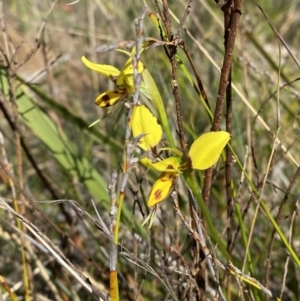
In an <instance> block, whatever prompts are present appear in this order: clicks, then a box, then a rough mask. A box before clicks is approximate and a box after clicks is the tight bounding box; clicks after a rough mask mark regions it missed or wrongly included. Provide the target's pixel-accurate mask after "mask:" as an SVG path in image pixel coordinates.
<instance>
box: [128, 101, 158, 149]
mask: <svg viewBox="0 0 300 301" xmlns="http://www.w3.org/2000/svg"><path fill="white" fill-rule="evenodd" d="M130 125H131V129H132V134H133V136H134V137H137V136H139V135H141V134H144V135H146V136H144V137H143V138H141V139H140V141H139V146H140V147H141V148H142V149H144V150H146V151H147V150H150V149H151V147H154V146H156V145H157V144H158V143H159V141H160V140H161V137H162V129H161V126H160V125H159V124H158V123H157V119H156V117H155V116H153V114H152V113H151V112H150V111H149V110H148V109H147V108H146V107H145V106H144V105H143V106H136V107H134V108H133V113H132V117H131V122H130Z"/></svg>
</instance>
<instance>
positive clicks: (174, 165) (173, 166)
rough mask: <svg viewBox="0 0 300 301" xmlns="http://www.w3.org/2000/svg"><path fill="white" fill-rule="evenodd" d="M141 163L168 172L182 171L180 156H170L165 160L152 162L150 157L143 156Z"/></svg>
mask: <svg viewBox="0 0 300 301" xmlns="http://www.w3.org/2000/svg"><path fill="white" fill-rule="evenodd" d="M140 161H141V163H142V164H144V165H145V166H147V167H149V168H152V169H155V170H157V171H161V172H163V171H167V172H171V173H172V172H177V173H178V172H180V171H179V165H180V158H178V157H169V158H167V159H165V160H162V161H158V162H152V160H150V159H149V158H142V159H141V160H140Z"/></svg>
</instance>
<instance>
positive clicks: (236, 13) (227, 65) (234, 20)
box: [202, 0, 243, 205]
mask: <svg viewBox="0 0 300 301" xmlns="http://www.w3.org/2000/svg"><path fill="white" fill-rule="evenodd" d="M242 5H243V0H234V1H233V0H228V1H227V2H225V4H224V5H223V6H222V10H223V12H224V18H225V20H226V18H229V26H228V28H227V30H226V31H227V34H226V33H225V37H226V35H227V40H226V41H225V54H224V59H223V64H222V69H221V77H220V84H219V90H218V95H217V100H216V109H215V113H214V120H213V124H212V131H218V130H219V128H220V123H221V119H222V112H223V104H224V97H225V94H226V89H227V86H228V82H229V75H230V70H231V63H232V55H233V49H234V44H235V39H236V35H237V31H238V26H239V22H240V17H241V14H242ZM227 15H228V16H227ZM212 174H213V169H212V168H209V169H208V170H206V172H205V180H204V185H203V191H202V196H203V199H204V201H205V203H206V205H208V201H209V197H210V190H211V185H212Z"/></svg>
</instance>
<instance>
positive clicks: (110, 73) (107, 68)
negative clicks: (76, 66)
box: [81, 56, 120, 77]
mask: <svg viewBox="0 0 300 301" xmlns="http://www.w3.org/2000/svg"><path fill="white" fill-rule="evenodd" d="M81 60H82V61H83V63H84V64H85V65H86V66H87V67H88V68H89V69H91V70H94V71H97V72H98V73H100V74H102V75H104V76H106V77H116V76H119V75H120V70H118V69H117V68H115V67H114V66H111V65H101V64H96V63H93V62H91V61H89V60H88V59H87V58H86V57H85V56H82V57H81Z"/></svg>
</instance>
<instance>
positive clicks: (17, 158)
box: [0, 0, 300, 300]
mask: <svg viewBox="0 0 300 301" xmlns="http://www.w3.org/2000/svg"><path fill="white" fill-rule="evenodd" d="M168 2H169V8H170V10H171V11H172V13H173V14H174V16H176V17H177V18H179V17H180V16H181V15H182V14H183V12H184V10H185V7H186V5H187V1H184V0H178V1H168ZM257 3H258V4H259V5H260V6H261V7H262V8H263V10H264V11H265V13H266V14H267V15H268V17H269V19H270V20H271V22H272V24H273V26H274V27H275V28H276V30H277V31H278V33H279V34H280V35H281V36H282V37H283V39H284V40H285V42H286V43H287V45H288V47H289V49H290V50H291V52H292V53H293V54H294V55H295V56H296V57H298V53H299V51H298V50H299V41H300V30H299V28H300V19H299V14H300V3H299V2H298V1H296V0H295V1H292V0H288V1H264V0H260V1H257ZM1 4H2V20H1V21H2V25H1V27H2V29H1V31H2V34H1V38H0V45H1V70H2V71H1V87H0V91H1V111H2V113H1V121H0V124H1V134H2V135H3V139H2V140H3V142H1V144H2V146H1V148H2V154H1V162H2V163H3V164H4V163H5V162H6V160H7V163H5V164H6V165H5V164H4V165H5V166H7V167H9V170H10V172H11V173H12V174H14V181H15V182H14V183H12V182H11V181H9V180H8V178H9V176H8V175H7V174H6V173H5V172H4V171H2V172H0V175H1V179H2V181H1V182H0V193H1V198H2V199H3V202H4V201H5V202H6V203H7V204H9V205H10V206H13V204H12V200H13V199H15V200H18V201H19V206H20V210H21V214H22V215H23V216H24V217H25V218H26V219H27V220H29V221H30V222H32V223H33V224H34V225H35V226H36V227H37V228H38V229H39V230H40V231H42V233H44V235H46V236H47V237H48V238H49V239H50V240H51V241H52V242H53V243H54V244H55V245H57V246H59V248H60V249H61V250H62V252H63V253H64V254H65V256H66V257H67V258H68V259H69V260H70V261H71V262H72V263H73V264H74V265H75V266H76V267H77V269H78V270H80V271H81V272H82V273H83V274H84V275H85V276H86V277H87V278H88V279H89V281H91V282H92V283H93V284H94V285H95V286H96V287H97V288H98V289H99V290H101V291H102V292H103V293H105V294H106V293H108V288H109V285H108V283H109V260H108V254H109V240H108V238H107V237H106V236H105V235H104V234H103V232H101V231H99V230H98V229H97V227H95V224H94V221H93V219H96V220H97V214H96V212H95V209H94V208H93V205H92V202H91V199H93V200H94V202H95V204H96V207H97V210H98V212H99V213H100V215H101V217H102V219H103V220H104V221H105V222H106V223H107V225H109V207H110V204H109V199H108V194H107V189H106V186H107V183H108V182H109V181H110V177H111V173H112V170H113V169H117V170H118V171H120V170H121V166H122V156H123V145H124V131H125V118H124V117H122V119H121V120H120V122H119V123H118V126H117V127H116V129H115V120H116V118H117V113H116V112H114V113H112V114H110V115H109V116H108V117H107V118H105V119H103V120H102V121H101V122H99V123H98V124H96V125H95V126H94V127H92V128H88V126H89V125H90V124H91V123H92V122H94V121H95V120H97V119H99V118H101V116H103V114H104V113H103V110H102V109H100V108H98V107H96V106H95V104H94V100H95V98H96V97H97V95H99V93H100V92H103V91H106V90H108V89H112V88H113V87H112V83H111V82H110V81H109V80H107V79H105V78H104V77H103V76H100V75H99V76H98V75H97V74H96V73H94V72H91V71H90V70H88V69H87V68H86V67H85V66H84V65H83V63H82V61H81V56H82V55H85V56H86V57H88V58H89V59H90V60H91V61H94V62H99V63H102V64H110V65H114V66H116V67H118V68H121V67H122V65H123V64H124V62H125V59H126V57H125V55H124V54H122V53H118V52H115V51H110V52H106V53H99V52H95V49H96V47H98V46H100V45H104V44H106V45H110V44H115V43H120V42H122V41H127V40H135V38H136V34H135V27H134V20H135V19H136V18H137V17H139V16H140V15H141V13H142V9H143V3H142V2H141V1H126V0H124V1H117V0H113V1H101V0H80V1H78V2H76V3H74V4H72V5H68V4H69V1H62V0H59V1H49V0H40V1H35V0H23V1H22V3H21V2H20V1H16V0H14V1H13V0H11V1H2V2H1ZM147 4H148V5H149V7H150V8H151V9H152V10H153V11H154V12H155V11H156V10H155V6H154V4H153V3H152V1H148V2H147ZM44 22H45V23H44ZM43 24H44V27H43V29H42V30H41V28H42V25H43ZM172 26H173V28H174V31H175V32H176V29H177V27H178V23H177V22H176V20H175V19H172ZM184 27H185V29H186V30H187V31H184V33H183V39H184V41H185V43H186V45H187V48H188V51H189V53H190V54H191V57H192V59H193V60H194V62H195V66H196V69H197V72H198V73H199V75H200V76H201V80H202V82H203V85H204V88H205V91H206V93H207V96H208V99H209V102H210V104H211V106H212V111H213V109H214V103H215V100H216V97H217V91H218V85H219V80H220V71H219V70H220V69H219V68H220V66H221V64H222V60H223V55H224V44H223V43H224V41H223V36H224V32H223V14H222V11H221V9H220V7H219V6H218V5H217V4H216V3H215V2H214V1H212V0H194V1H193V3H192V9H191V13H190V15H189V16H188V18H187V21H186V23H185V26H184ZM5 33H6V35H5ZM143 35H144V36H145V37H154V38H156V39H160V37H159V33H158V32H157V29H156V28H155V27H154V25H153V24H152V23H151V21H150V19H149V18H148V17H147V15H146V17H145V19H144V29H143ZM37 38H39V41H40V43H39V47H37ZM278 45H279V43H278V40H277V38H276V35H275V34H274V32H273V30H272V28H270V26H269V25H268V23H267V21H266V19H265V17H264V15H263V13H262V12H261V11H260V10H259V9H258V7H257V6H256V4H255V3H254V2H252V1H245V3H244V7H243V14H242V17H241V24H240V28H239V32H238V37H237V40H236V47H235V51H234V58H233V78H232V79H233V83H234V85H235V87H234V89H233V132H232V137H233V138H232V146H233V149H234V150H235V151H236V153H237V155H238V156H239V158H240V160H241V161H243V160H244V158H245V156H247V160H246V163H245V169H246V171H247V172H248V174H249V176H250V179H251V181H252V183H254V185H256V186H257V187H260V183H261V181H262V179H263V177H264V175H265V173H266V172H268V177H267V182H266V185H265V187H264V190H263V192H262V199H263V200H264V201H265V202H266V204H267V206H268V208H269V210H270V211H271V213H272V214H273V216H274V217H275V216H276V215H277V212H278V208H279V206H281V204H282V206H283V207H282V212H281V215H280V217H279V219H278V223H279V226H280V228H281V230H282V231H283V232H284V234H285V236H286V237H287V239H291V244H292V246H293V248H294V250H295V252H296V253H297V254H299V253H300V244H299V242H300V240H299V237H300V233H299V229H300V224H299V217H298V216H297V215H296V218H295V220H293V218H292V215H293V213H297V201H298V198H299V192H300V188H299V187H300V186H299V181H298V179H297V177H295V179H294V181H295V182H294V184H293V185H292V190H291V191H287V189H288V187H289V186H290V183H291V182H292V179H293V177H294V175H295V173H296V171H297V169H298V167H299V162H300V156H299V142H298V137H299V112H300V110H299V100H300V94H299V88H300V83H299V82H298V81H295V82H293V83H292V84H290V83H291V82H292V81H294V80H296V79H297V78H298V77H299V67H298V66H297V64H296V63H295V61H294V60H293V58H292V57H291V55H290V54H289V53H288V51H287V50H286V48H284V47H283V46H282V45H281V47H280V51H279V46H278ZM179 54H180V55H181V58H182V60H183V63H184V64H185V65H186V67H187V68H188V70H189V72H190V74H193V73H192V69H191V67H190V65H189V64H188V60H187V58H186V57H185V55H184V53H183V52H182V51H179ZM142 60H143V63H144V64H145V66H146V68H147V69H148V70H149V71H150V73H151V75H152V76H153V78H154V79H155V81H156V84H157V86H158V88H159V91H160V93H161V95H162V97H163V100H164V103H165V107H166V110H167V113H168V116H169V120H170V123H171V125H172V127H173V130H174V137H175V136H176V124H175V121H176V115H175V113H176V112H175V109H174V100H173V95H172V91H171V78H170V70H171V69H170V66H169V61H168V59H167V57H166V55H165V52H164V50H163V47H157V48H155V49H154V48H152V49H149V50H147V51H146V52H145V53H144V54H143V55H142ZM280 64H281V67H280V69H279V66H280ZM279 72H280V77H279V79H278V74H279ZM278 80H279V86H283V85H285V84H288V83H289V84H288V85H286V86H285V87H284V88H283V89H281V90H280V94H279V99H280V127H281V128H280V132H279V135H278V138H279V141H280V143H279V144H278V143H277V144H276V145H275V154H274V161H273V164H272V168H271V169H270V170H268V167H267V165H268V161H269V159H270V154H271V150H272V145H273V137H274V135H275V132H276V130H277V116H276V112H277V106H276V99H277V94H276V93H275V92H276V91H277V89H278ZM179 85H180V91H181V96H182V108H183V110H182V115H183V120H184V126H185V130H186V133H187V140H188V143H189V145H190V144H191V142H192V141H193V140H194V139H195V138H196V137H198V136H199V135H200V134H201V133H203V132H207V131H209V130H210V126H211V125H210V122H209V118H208V115H207V113H206V111H205V108H204V106H203V104H202V103H201V101H200V100H199V96H198V95H197V93H196V92H195V91H194V89H193V88H192V86H191V85H190V83H189V82H188V80H187V79H186V77H185V75H184V73H183V72H182V71H181V70H179ZM274 93H275V94H274ZM14 95H15V96H14ZM14 101H17V109H16V106H15V103H14ZM141 101H143V97H141ZM33 108H34V109H33ZM16 110H17V111H18V113H17V111H16ZM255 112H259V115H258V116H259V118H255V116H256V113H255ZM224 124H225V123H224ZM20 137H21V138H20ZM251 146H252V148H251ZM282 146H283V147H284V148H283V147H282ZM286 150H288V152H287V151H286ZM247 152H248V153H247ZM5 153H6V154H5ZM139 155H140V154H139V153H137V156H139ZM4 165H3V166H4ZM144 173H145V170H144V169H143V168H142V167H139V166H137V167H136V169H135V170H134V171H133V172H132V173H131V175H130V181H129V185H128V189H127V190H126V196H125V205H124V206H125V208H124V215H123V217H124V218H123V222H122V225H121V235H120V237H121V239H120V245H121V246H120V252H121V253H120V257H119V270H120V292H121V296H122V297H121V300H173V299H174V297H172V294H171V293H170V291H173V295H175V296H177V299H178V300H200V299H197V297H196V296H197V292H196V291H197V290H196V289H195V287H194V286H193V283H194V282H193V281H194V280H193V277H194V276H195V275H193V273H192V271H193V270H194V268H195V267H193V258H192V253H191V245H192V239H191V237H190V236H189V234H188V231H187V230H186V229H185V228H184V227H183V226H182V223H181V221H180V219H179V218H178V217H176V215H175V213H174V210H173V206H172V204H171V201H166V202H164V203H163V204H162V206H161V207H160V212H159V215H158V218H157V220H156V221H155V223H154V226H153V227H152V229H151V230H146V228H144V227H141V223H142V221H143V217H145V216H142V214H141V213H140V211H142V212H144V213H145V214H147V212H149V211H148V210H149V209H147V207H146V200H145V199H146V196H147V194H148V192H149V190H150V188H151V184H152V183H153V180H154V179H155V177H157V175H152V174H149V175H146V176H145V174H144ZM202 177H203V173H202V172H199V173H198V174H197V178H198V180H199V182H200V183H201V181H202V180H203V179H202ZM241 177H242V172H241V170H240V168H239V167H238V166H237V165H236V164H235V163H233V166H232V179H233V183H234V185H235V187H236V188H237V189H239V194H238V197H237V198H236V201H237V202H238V203H239V205H240V207H241V209H242V210H244V209H245V208H247V211H246V212H245V219H244V226H245V228H246V233H247V234H249V231H250V227H251V223H252V220H253V214H254V211H255V208H256V205H255V202H252V203H251V204H249V202H250V199H251V193H252V192H251V189H250V186H249V184H248V183H247V182H246V181H243V183H240V181H241ZM142 178H143V182H142V185H141V187H140V186H139V185H140V180H141V179H142ZM13 188H17V189H16V191H17V192H16V196H14V194H13V193H12V189H13ZM129 188H131V190H133V191H139V194H138V196H137V199H138V200H139V203H140V206H141V207H137V205H136V204H135V203H134V201H135V197H134V195H133V193H132V192H131V191H130V189H129ZM176 190H177V192H178V195H179V201H180V204H181V208H182V212H183V213H186V214H187V212H188V210H189V208H188V205H187V204H188V203H187V191H186V188H185V186H184V183H183V182H182V181H179V182H178V185H177V186H176ZM22 191H24V192H25V193H26V196H24V194H23V193H22ZM28 199H30V200H32V201H33V202H34V203H33V204H34V205H35V207H34V206H33V204H32V202H30V201H29V200H28ZM73 201H74V202H76V203H77V204H79V205H80V206H81V210H79V208H78V206H75V205H74V203H73ZM226 206H227V204H226V195H225V189H224V172H222V171H220V170H219V171H218V172H217V173H216V175H215V177H214V185H213V188H212V196H211V199H210V205H209V212H210V214H211V218H212V220H213V221H214V225H215V227H216V229H217V230H218V232H219V233H220V236H222V237H223V238H224V241H225V240H226V234H225V233H224V232H225V231H224V230H225V229H226V222H227V215H226V210H227V209H226ZM1 207H3V206H1ZM36 207H38V208H40V210H41V211H42V212H43V213H44V215H42V214H41V212H39V211H37V210H36ZM84 212H86V213H88V214H90V216H91V217H88V216H87V214H86V213H84ZM45 216H47V217H48V218H49V220H51V221H52V223H50V222H49V221H47V220H46V218H45ZM187 219H188V217H187ZM292 221H293V226H292V229H291V238H290V236H289V235H290V234H289V231H290V227H291V223H292ZM15 223H16V218H15V217H14V216H12V215H11V214H9V213H8V210H4V209H3V210H2V209H1V211H0V254H1V261H0V276H2V277H3V278H4V279H5V282H6V283H7V284H8V286H9V287H10V288H14V289H15V293H16V295H17V296H20V300H21V299H22V297H21V296H22V295H23V293H24V286H23V285H22V283H23V280H22V270H23V266H22V261H21V248H20V246H21V245H22V244H23V243H24V242H22V240H21V238H22V237H23V238H24V237H26V236H22V235H21V234H20V232H18V230H16V228H15ZM54 225H56V226H57V228H56V227H55V226H54ZM234 227H235V228H234V231H235V230H236V229H238V222H237V220H236V216H235V223H234ZM59 229H60V230H59ZM253 231H254V232H253V233H254V234H253V238H252V241H251V244H250V253H251V255H252V264H253V267H254V274H253V275H252V276H253V277H254V278H255V279H257V280H259V281H260V282H261V283H263V284H264V285H265V286H266V287H268V288H269V289H270V290H271V291H272V292H274V293H275V294H276V295H279V294H280V291H281V287H282V285H283V283H285V288H284V293H283V297H282V300H299V280H300V275H299V267H298V266H297V265H296V264H295V263H294V262H293V260H290V261H289V263H288V264H287V265H286V260H287V257H288V254H287V251H286V249H285V247H284V245H283V244H282V242H281V241H280V239H279V238H278V237H277V236H276V235H275V236H274V234H273V233H272V232H273V227H272V225H271V224H270V222H269V221H268V219H266V217H265V215H264V213H263V212H261V211H259V213H258V218H257V220H256V223H255V227H254V230H253ZM24 232H25V230H24ZM27 235H28V236H27V237H31V235H30V234H28V233H27ZM273 237H275V240H274V244H273V246H272V249H271V250H270V254H271V255H268V252H269V249H268V248H269V245H270V241H271V240H272V239H273ZM33 240H34V239H33V238H31V240H29V241H31V243H30V244H29V245H28V246H26V247H25V250H26V252H25V254H26V256H27V260H28V265H29V266H30V269H29V271H31V272H30V275H29V279H30V284H31V286H32V292H31V293H32V297H31V299H32V300H93V297H92V295H90V294H89V293H87V291H86V290H85V289H84V288H83V287H82V286H81V285H80V284H79V282H78V281H77V280H76V279H75V278H74V277H73V276H71V275H70V274H69V273H68V272H66V270H65V269H64V268H62V267H61V266H60V265H59V264H58V263H57V262H56V261H55V260H54V259H53V257H51V256H49V254H47V253H45V252H44V251H43V249H41V247H38V242H36V243H34V242H33ZM171 246H172V248H175V250H176V251H174V250H172V248H171ZM216 252H217V251H216ZM124 254H125V255H126V256H125V255H124ZM179 254H180V256H179ZM217 254H218V252H217ZM232 255H233V258H234V265H235V266H236V267H238V268H240V269H242V265H243V260H244V257H245V245H244V242H243V239H242V237H241V235H240V233H238V234H237V240H236V243H235V247H234V250H233V251H232ZM130 256H131V257H130ZM219 256H220V257H219V259H220V260H221V261H222V260H224V258H222V255H220V254H219ZM130 258H131V260H129V259H130ZM267 259H270V261H268V260H267ZM39 260H40V261H41V262H42V266H43V267H44V272H45V273H46V275H47V277H46V276H45V275H44V274H43V273H42V266H39V265H38V261H39ZM144 262H147V264H148V265H149V266H151V268H152V269H153V270H154V271H155V273H157V274H156V275H153V274H151V273H149V271H148V273H146V272H145V270H147V268H146V264H144ZM267 262H268V265H267ZM179 268H180V271H178V269H179ZM188 268H189V270H188ZM148 270H149V268H148ZM187 271H189V272H187ZM245 272H246V273H248V272H249V269H248V267H247V266H246V269H245ZM285 273H286V275H285ZM49 283H51V284H52V285H49ZM163 283H164V284H163ZM220 283H221V287H222V288H223V289H224V292H225V296H226V298H227V300H266V299H267V296H266V295H265V294H263V293H261V292H259V293H257V291H256V289H255V288H253V287H251V286H247V285H244V284H242V283H239V282H238V281H236V280H235V278H234V277H233V278H232V279H231V280H229V278H228V277H226V275H225V273H224V272H220ZM2 291H3V295H4V297H5V298H9V297H7V296H6V295H5V291H4V289H2ZM215 291H216V287H215V284H214V282H213V280H212V279H211V276H210V275H209V273H208V274H207V300H214V294H215ZM240 298H241V299H240ZM243 298H244V299H243ZM251 298H252V299H251ZM31 299H30V300H31ZM6 300H7V299H6ZM201 300H205V299H201Z"/></svg>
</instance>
